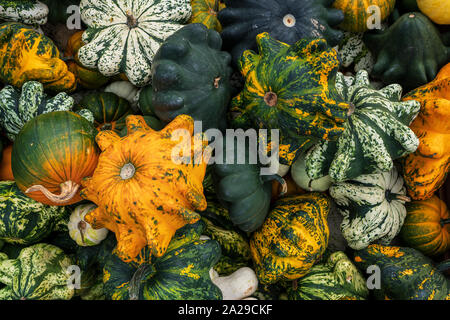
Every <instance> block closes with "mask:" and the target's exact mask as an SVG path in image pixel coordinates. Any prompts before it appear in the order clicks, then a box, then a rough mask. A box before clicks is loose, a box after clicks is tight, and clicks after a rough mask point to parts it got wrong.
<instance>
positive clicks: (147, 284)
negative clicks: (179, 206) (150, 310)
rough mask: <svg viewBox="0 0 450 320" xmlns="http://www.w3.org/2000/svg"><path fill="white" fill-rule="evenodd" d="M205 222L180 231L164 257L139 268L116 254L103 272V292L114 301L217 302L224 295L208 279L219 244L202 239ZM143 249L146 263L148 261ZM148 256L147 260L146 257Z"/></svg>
mask: <svg viewBox="0 0 450 320" xmlns="http://www.w3.org/2000/svg"><path fill="white" fill-rule="evenodd" d="M204 228H205V225H204V223H203V222H202V221H199V222H197V223H195V224H190V225H189V224H188V225H186V226H185V227H183V228H181V229H179V230H178V231H177V232H176V234H175V236H174V237H173V238H172V240H171V242H170V244H169V247H168V248H167V251H166V253H165V254H164V255H163V256H162V257H161V258H152V261H151V263H150V264H147V263H144V264H141V265H140V266H139V267H138V266H137V265H135V264H126V263H124V262H123V261H121V260H120V259H119V258H118V257H117V256H116V255H112V256H111V257H110V258H109V259H107V261H106V264H105V267H104V269H103V283H104V292H105V295H106V297H107V299H112V300H192V299H194V300H217V299H219V300H220V299H222V292H221V291H220V289H219V288H218V287H217V286H215V285H214V284H213V283H212V281H211V278H210V276H209V270H210V269H211V268H212V267H213V266H214V265H215V264H216V263H217V261H218V260H219V257H220V245H219V243H218V242H216V241H214V240H200V236H201V234H202V233H203V230H204ZM148 254H149V253H148V250H145V249H144V250H143V251H142V252H141V256H142V257H143V260H147V258H148ZM144 256H145V257H144Z"/></svg>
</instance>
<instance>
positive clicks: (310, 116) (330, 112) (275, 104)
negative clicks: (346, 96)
mask: <svg viewBox="0 0 450 320" xmlns="http://www.w3.org/2000/svg"><path fill="white" fill-rule="evenodd" d="M256 42H257V45H258V50H259V54H256V53H255V52H253V51H250V50H248V51H245V52H244V54H243V55H242V57H241V59H240V60H239V70H240V71H241V73H242V75H243V76H244V77H245V85H244V89H243V90H242V91H241V93H240V94H239V95H238V96H236V97H235V98H234V99H233V100H232V102H231V111H232V113H233V114H232V116H233V117H234V119H233V122H232V124H233V126H234V127H237V128H243V129H249V128H257V129H267V131H268V132H267V134H268V135H269V133H270V134H271V132H270V130H272V129H276V130H279V143H280V146H279V158H280V159H279V162H280V163H281V164H283V165H291V164H292V163H293V161H294V160H295V158H296V157H297V156H298V155H299V153H300V152H301V151H303V150H306V149H307V148H308V147H310V146H311V145H313V144H315V143H317V142H318V141H320V140H336V139H337V138H338V137H339V136H340V135H341V134H342V132H343V131H344V122H345V120H346V119H347V112H348V110H349V108H350V105H349V104H347V103H345V102H344V101H342V98H341V97H340V95H339V94H338V92H337V90H336V88H335V87H334V83H335V77H336V74H337V72H338V67H339V60H338V57H337V53H336V51H334V50H332V49H329V48H328V47H327V43H326V41H325V40H323V39H317V40H306V39H301V40H299V41H298V42H296V43H295V44H293V45H291V46H290V45H287V44H285V43H283V42H280V41H277V40H275V38H273V37H272V35H269V34H268V33H261V34H259V35H258V36H257V38H256ZM266 140H267V141H266ZM269 140H270V143H271V139H269V138H267V137H266V138H262V137H261V138H260V143H262V144H263V146H264V143H265V144H266V145H267V144H268V143H269ZM270 149H271V144H269V145H267V150H265V151H266V152H268V151H269V150H270Z"/></svg>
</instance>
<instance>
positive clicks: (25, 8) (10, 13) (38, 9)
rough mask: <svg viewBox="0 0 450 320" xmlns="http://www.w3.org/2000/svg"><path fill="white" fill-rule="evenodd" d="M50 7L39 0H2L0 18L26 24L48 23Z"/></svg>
mask: <svg viewBox="0 0 450 320" xmlns="http://www.w3.org/2000/svg"><path fill="white" fill-rule="evenodd" d="M48 13H49V9H48V7H47V6H46V5H45V4H44V3H42V2H40V1H37V0H0V19H1V20H4V21H19V22H22V23H26V24H32V25H35V24H46V23H47V15H48Z"/></svg>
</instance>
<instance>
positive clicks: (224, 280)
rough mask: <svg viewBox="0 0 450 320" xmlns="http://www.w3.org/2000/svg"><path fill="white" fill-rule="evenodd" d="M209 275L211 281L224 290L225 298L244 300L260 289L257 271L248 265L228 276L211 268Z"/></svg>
mask: <svg viewBox="0 0 450 320" xmlns="http://www.w3.org/2000/svg"><path fill="white" fill-rule="evenodd" d="M209 275H210V277H211V281H212V282H213V283H214V284H215V285H216V286H218V287H219V288H220V290H221V291H222V295H223V300H243V299H245V298H247V297H250V296H251V295H252V294H253V293H255V292H256V290H257V289H258V278H257V277H256V274H255V272H254V271H253V270H252V269H251V268H248V267H243V268H240V269H238V270H236V271H235V272H233V273H232V274H230V275H229V276H226V277H220V276H219V274H218V273H217V272H216V271H215V270H214V269H213V268H211V270H210V271H209Z"/></svg>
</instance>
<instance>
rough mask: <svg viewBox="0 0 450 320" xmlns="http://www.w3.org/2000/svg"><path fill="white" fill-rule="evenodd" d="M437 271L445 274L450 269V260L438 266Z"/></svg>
mask: <svg viewBox="0 0 450 320" xmlns="http://www.w3.org/2000/svg"><path fill="white" fill-rule="evenodd" d="M436 269H438V270H439V271H440V272H445V271H447V270H449V269H450V259H447V260H445V261H442V262H441V263H439V264H438V265H437V266H436Z"/></svg>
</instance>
